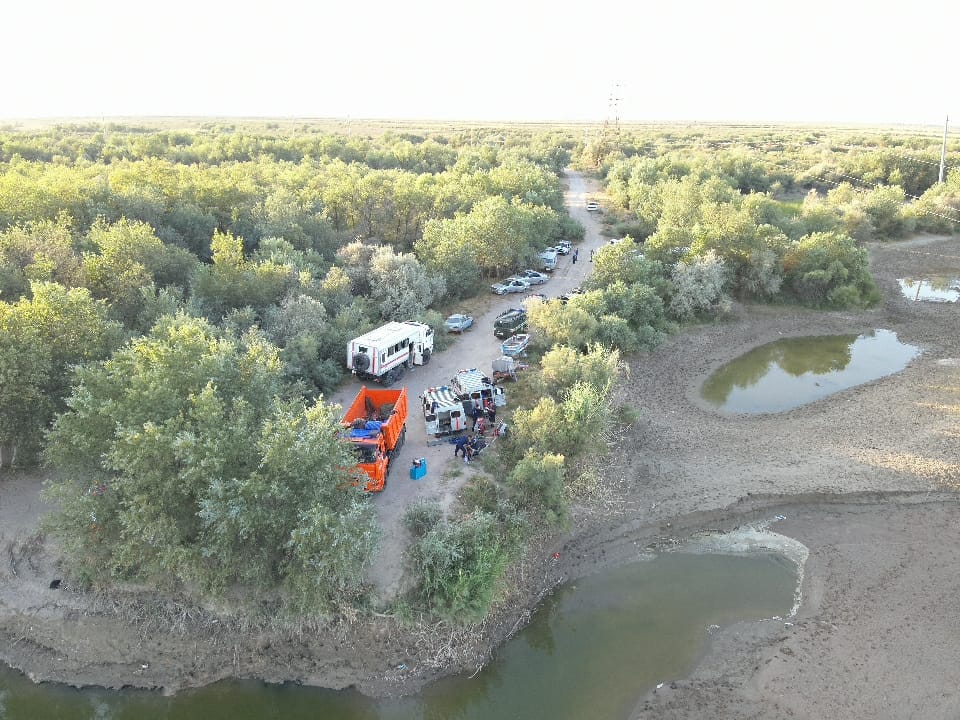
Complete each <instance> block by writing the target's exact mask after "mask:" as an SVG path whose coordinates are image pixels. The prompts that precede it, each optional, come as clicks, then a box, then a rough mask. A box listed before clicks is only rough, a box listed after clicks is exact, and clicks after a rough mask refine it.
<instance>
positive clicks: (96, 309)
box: [0, 282, 120, 464]
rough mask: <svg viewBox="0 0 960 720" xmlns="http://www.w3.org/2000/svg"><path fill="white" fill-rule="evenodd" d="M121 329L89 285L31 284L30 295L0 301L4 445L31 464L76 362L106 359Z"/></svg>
mask: <svg viewBox="0 0 960 720" xmlns="http://www.w3.org/2000/svg"><path fill="white" fill-rule="evenodd" d="M119 336H120V328H119V327H118V326H117V325H116V324H115V323H112V322H111V321H109V320H108V319H107V308H106V306H105V304H104V303H102V302H97V301H95V300H94V299H93V298H92V297H90V293H89V292H88V291H87V290H86V289H85V288H74V289H67V288H65V287H63V286H62V285H58V284H56V283H49V282H37V283H32V284H31V292H30V297H29V298H26V297H25V298H21V299H20V300H18V301H17V302H16V303H3V302H0V446H4V447H5V450H4V452H3V456H4V462H6V463H7V464H9V462H10V461H11V460H12V458H13V455H14V453H15V452H16V453H17V454H18V455H19V459H18V462H21V463H27V462H31V461H32V460H33V459H34V458H35V455H36V452H37V450H38V449H39V447H40V445H41V442H42V437H43V432H44V430H46V428H47V427H48V425H49V423H50V421H51V420H52V418H53V413H54V412H55V411H56V410H58V409H62V408H63V407H64V404H63V403H64V398H65V396H66V395H67V394H68V392H69V388H70V382H71V378H72V368H73V366H74V365H77V364H82V363H86V362H91V361H94V360H99V359H101V358H104V357H106V356H107V355H108V354H109V353H110V351H111V350H112V348H113V347H115V346H116V344H117V342H118V341H119Z"/></svg>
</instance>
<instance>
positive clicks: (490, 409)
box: [484, 398, 497, 427]
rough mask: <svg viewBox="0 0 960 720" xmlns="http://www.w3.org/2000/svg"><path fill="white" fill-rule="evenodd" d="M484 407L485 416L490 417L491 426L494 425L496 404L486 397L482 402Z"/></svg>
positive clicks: (495, 422)
mask: <svg viewBox="0 0 960 720" xmlns="http://www.w3.org/2000/svg"><path fill="white" fill-rule="evenodd" d="M484 409H485V410H486V411H487V417H488V418H490V425H491V427H496V424H497V406H496V405H494V404H493V400H491V399H490V398H487V401H486V402H485V403H484Z"/></svg>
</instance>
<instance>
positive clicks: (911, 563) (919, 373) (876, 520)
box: [0, 190, 960, 718]
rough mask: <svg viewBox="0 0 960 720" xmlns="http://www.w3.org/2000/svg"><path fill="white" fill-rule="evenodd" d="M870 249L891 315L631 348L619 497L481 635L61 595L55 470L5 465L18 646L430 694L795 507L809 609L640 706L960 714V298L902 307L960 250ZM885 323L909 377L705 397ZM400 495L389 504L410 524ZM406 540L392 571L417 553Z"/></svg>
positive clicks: (92, 679) (183, 672)
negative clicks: (547, 600)
mask: <svg viewBox="0 0 960 720" xmlns="http://www.w3.org/2000/svg"><path fill="white" fill-rule="evenodd" d="M581 191H582V190H581ZM588 241H599V236H598V235H596V234H594V235H591V236H590V238H589V239H588ZM870 251H871V258H872V263H873V267H874V271H875V274H876V276H877V279H878V282H879V284H880V287H881V289H882V290H883V293H884V298H885V300H884V303H883V304H882V305H881V306H880V307H878V308H875V309H872V310H868V311H863V312H836V313H819V312H813V311H806V310H801V309H797V308H792V307H769V306H741V307H737V308H736V311H735V314H734V316H733V317H732V318H730V319H729V320H726V321H724V322H721V323H718V324H712V325H705V326H702V327H697V328H692V329H689V330H687V331H685V332H683V333H682V334H680V335H678V336H675V337H673V338H670V339H669V340H668V341H667V342H666V343H665V344H664V345H663V346H662V347H661V348H659V349H658V350H657V351H655V352H653V353H650V354H646V355H642V356H638V357H636V358H633V359H632V361H631V363H630V373H629V377H628V378H627V379H626V380H625V382H624V383H623V384H622V385H621V387H620V389H619V393H620V397H619V401H620V402H622V403H624V404H627V405H630V406H631V407H639V408H642V411H643V412H642V417H641V419H640V421H639V422H637V423H635V424H634V425H632V426H630V427H626V428H622V430H621V433H620V436H619V437H618V438H617V439H616V442H615V443H614V447H613V448H612V450H611V452H610V454H609V456H608V457H607V458H604V459H602V460H600V461H598V467H597V471H598V474H599V476H600V477H601V478H602V479H601V489H602V490H603V492H602V498H603V499H602V500H597V501H595V502H591V503H590V504H589V505H584V506H583V507H579V508H577V509H576V510H575V513H574V514H575V525H574V527H573V528H572V529H571V530H570V531H569V532H568V533H566V534H565V535H564V536H562V537H556V538H553V539H552V540H550V541H549V543H548V544H547V545H545V546H543V547H537V548H532V549H531V551H530V554H529V556H528V558H527V560H526V562H524V563H523V564H522V565H521V566H520V567H518V568H516V570H515V571H514V573H513V574H512V576H511V578H510V580H511V584H512V586H513V587H514V590H513V592H512V593H511V596H510V597H509V598H507V600H506V601H505V602H504V603H503V604H502V606H501V608H500V609H499V610H498V611H497V612H496V613H495V614H494V615H493V616H492V617H491V618H490V619H489V620H488V622H487V623H486V624H485V625H484V626H483V627H480V628H473V629H470V630H457V629H453V628H449V627H445V626H424V627H421V628H420V629H419V630H411V629H410V628H409V626H407V625H402V624H401V623H399V622H398V621H397V620H396V619H395V618H393V617H389V616H387V615H386V614H385V615H383V616H380V615H375V616H374V617H373V620H372V622H363V623H361V622H360V621H359V619H354V620H351V619H350V617H349V616H347V617H345V618H344V619H342V620H340V621H338V622H337V623H332V624H329V625H325V626H323V627H300V628H290V627H286V628H278V627H272V626H263V627H246V626H242V625H240V624H239V623H235V622H229V621H227V620H225V619H224V618H223V616H222V615H218V614H217V613H216V612H215V610H216V609H215V608H206V609H200V608H195V607H192V606H189V605H187V604H185V603H181V602H178V600H177V599H176V598H158V597H156V596H155V595H154V594H153V593H148V592H140V593H133V594H131V595H130V596H128V597H125V598H123V599H120V598H117V597H102V596H97V595H92V594H87V593H81V592H78V591H76V590H75V589H73V588H70V587H69V586H66V585H62V586H61V587H60V588H59V589H51V588H50V587H49V585H50V581H51V580H53V579H56V578H59V577H61V576H63V574H64V573H63V571H62V568H60V567H59V566H58V563H59V560H58V557H57V555H56V548H55V547H52V546H51V545H50V544H49V543H48V542H47V541H45V540H44V539H43V538H42V537H39V536H36V535H35V528H36V520H37V518H38V517H39V515H40V514H42V512H43V508H42V506H41V504H40V501H39V500H38V498H37V478H36V477H28V476H17V477H15V478H13V479H9V478H0V550H2V552H3V555H2V563H0V660H3V661H6V662H8V663H10V664H12V665H13V666H15V667H18V668H22V669H24V670H25V671H27V672H28V673H29V674H30V676H31V677H33V678H35V679H37V680H56V681H61V682H67V683H72V684H96V685H103V686H107V687H122V686H128V685H132V686H139V687H159V688H164V689H166V690H168V691H173V690H177V689H179V688H183V687H186V686H194V685H202V684H205V683H209V682H212V681H215V680H218V679H220V678H223V677H228V676H236V677H253V678H262V679H264V680H268V681H297V682H302V683H308V684H314V685H320V686H324V687H331V688H341V687H346V686H349V685H354V686H356V687H358V688H359V689H360V690H361V691H363V692H366V693H369V694H374V695H391V694H398V693H406V692H413V691H415V690H416V689H417V688H419V687H421V686H422V684H423V683H425V682H428V681H429V680H431V679H433V678H435V677H437V676H439V675H442V674H447V673H450V672H456V671H460V670H469V671H471V672H472V671H473V670H474V669H475V668H476V667H477V665H479V664H482V663H484V662H486V661H487V659H488V658H489V656H490V653H491V651H492V650H493V649H494V648H495V647H496V646H497V645H498V644H499V643H500V642H502V641H503V639H504V638H506V637H507V636H509V635H510V634H511V633H513V632H515V631H516V630H517V629H518V628H519V627H521V626H522V624H523V622H524V621H525V619H526V618H528V617H529V613H530V608H532V607H533V606H535V604H536V602H537V601H538V600H539V599H541V598H542V597H543V595H544V593H546V592H549V591H550V589H551V588H552V587H554V586H555V585H556V583H558V582H562V581H564V580H567V579H571V578H575V577H578V576H581V575H584V574H587V573H589V572H592V571H593V570H595V569H596V568H597V567H598V566H601V565H604V564H612V563H618V562H623V561H626V560H628V559H630V558H631V557H634V556H635V555H636V552H637V547H638V546H643V547H645V546H647V545H650V544H657V543H669V542H672V541H673V540H677V539H682V538H684V537H685V536H689V535H692V534H695V533H698V532H701V531H703V530H706V529H720V530H723V529H732V528H733V527H736V526H737V525H738V524H741V523H744V522H749V521H753V520H756V519H757V518H759V517H770V516H772V515H774V514H777V513H781V512H782V514H784V515H786V516H787V520H786V521H784V522H783V523H780V524H779V525H778V526H777V530H778V531H780V532H784V533H785V534H788V535H790V536H791V537H795V538H797V539H799V540H801V541H802V542H804V543H805V544H807V545H808V547H809V548H810V551H811V554H810V559H809V560H808V564H807V568H806V574H805V580H804V588H803V590H804V600H803V605H802V606H801V610H800V613H799V615H798V617H797V618H796V619H795V620H794V621H793V622H794V624H793V625H792V626H790V627H786V626H784V625H783V624H782V623H781V624H780V626H779V627H775V626H774V625H772V624H770V623H753V624H748V625H743V626H738V627H736V628H731V629H729V630H728V631H725V632H722V633H720V634H718V636H717V639H716V642H715V644H714V645H713V651H712V652H711V654H710V655H709V656H708V658H706V659H705V661H704V663H703V664H702V665H701V667H700V668H699V669H698V671H697V672H696V673H695V674H694V675H693V676H692V677H691V678H689V679H677V681H676V683H675V684H676V688H672V689H669V691H666V690H661V691H660V692H658V693H656V694H654V695H651V697H650V698H647V699H644V700H643V701H641V703H640V704H639V705H638V707H637V715H638V717H677V718H688V717H689V718H694V717H711V716H712V717H764V718H766V717H787V716H792V717H796V716H800V717H829V716H844V717H904V716H909V715H910V714H911V713H912V714H916V715H917V716H923V717H956V716H957V715H958V711H957V697H958V695H957V693H956V692H954V691H953V690H951V688H956V687H957V679H958V678H957V671H956V669H955V668H957V667H960V665H958V663H957V662H956V660H957V659H958V658H957V657H956V654H957V650H956V648H957V647H960V645H958V643H957V642H956V640H957V635H956V627H955V618H956V614H957V610H958V607H957V600H956V598H958V597H960V592H957V590H958V587H957V581H956V579H955V577H954V576H955V573H951V568H954V569H955V568H956V566H957V560H958V558H957V557H956V551H955V550H954V548H957V547H960V543H958V542H957V540H960V538H958V537H956V534H957V530H956V528H958V527H960V523H958V522H957V520H958V519H960V518H958V514H960V510H958V508H957V500H956V497H957V496H956V494H955V491H956V490H957V488H958V487H960V458H958V452H957V447H958V438H960V362H958V358H960V338H958V333H957V330H958V328H960V322H958V315H957V312H958V308H956V307H953V306H948V305H943V304H923V303H912V302H910V301H909V300H906V299H905V298H903V297H902V296H901V294H900V291H899V288H898V287H897V285H896V279H897V278H898V277H904V276H906V275H911V274H912V275H918V274H920V273H931V272H935V271H939V270H942V269H943V268H944V266H949V265H950V264H951V263H952V264H953V265H952V267H958V266H960V265H958V256H960V243H958V242H957V241H956V240H954V239H951V238H936V237H926V238H921V239H918V241H916V242H907V243H899V244H888V245H875V246H872V247H871V248H870ZM571 269H572V268H571ZM578 269H579V268H578ZM569 281H570V282H573V277H572V276H571V277H570V278H569ZM552 282H554V281H551V283H552ZM558 286H559V283H558ZM875 328H885V329H889V330H894V331H896V332H897V333H898V335H899V336H900V338H901V339H902V340H904V341H905V342H909V343H913V344H917V345H919V346H921V348H922V349H923V354H922V355H921V356H920V357H919V358H918V359H917V360H915V361H914V362H912V363H911V364H910V365H909V366H908V367H907V368H906V369H905V370H903V371H902V372H900V373H898V374H896V375H894V376H891V377H888V378H884V379H882V380H878V381H875V382H872V383H869V384H867V385H862V386H859V387H856V388H851V389H849V390H847V391H844V392H842V393H839V394H837V395H833V396H831V397H829V398H826V399H823V400H821V401H819V402H817V403H814V404H811V405H807V406H805V407H801V408H797V409H795V410H792V411H789V412H785V413H780V414H776V415H765V416H752V417H747V416H728V415H722V414H719V413H717V412H715V411H713V410H711V409H709V408H708V407H706V406H705V405H704V404H703V403H701V401H700V400H699V394H698V391H699V385H700V383H701V382H702V381H703V380H704V379H705V378H706V377H707V375H708V374H709V372H710V371H711V370H712V369H714V368H715V367H717V366H719V365H720V364H722V363H724V362H726V361H728V360H730V359H732V358H734V357H736V356H738V355H740V354H741V353H743V352H745V351H747V350H749V349H750V348H752V347H755V346H757V345H760V344H763V343H766V342H770V341H772V340H776V339H779V338H781V337H785V336H799V335H823V334H831V333H856V332H863V331H867V330H872V329H875ZM472 332H477V331H476V330H474V331H472ZM491 342H492V337H491ZM453 362H454V363H455V362H456V361H453ZM444 365H445V364H444ZM452 367H454V368H455V367H456V364H453V365H452ZM446 369H447V368H446V367H444V371H445V370H446ZM424 377H425V376H424ZM425 379H426V378H425ZM413 395H414V397H415V395H416V392H414V393H413ZM412 446H413V443H411V442H408V447H411V448H412ZM443 452H444V453H448V454H449V455H450V456H451V457H452V451H449V450H447V449H443ZM413 453H414V450H413V449H411V456H412V455H413ZM438 457H439V455H438ZM447 462H449V461H447ZM441 465H443V464H442V463H441ZM404 466H405V463H402V464H401V468H403V467H404ZM435 470H437V471H439V468H436V467H435V466H431V474H432V473H433V472H434V471H435ZM432 477H433V478H434V480H435V482H434V484H433V485H430V484H418V483H414V482H411V481H407V482H405V483H402V484H400V487H402V488H404V490H405V491H406V492H409V493H410V494H411V496H414V495H415V494H418V493H436V494H438V495H439V496H442V497H445V496H446V495H452V494H453V493H454V489H453V486H454V485H455V484H456V483H457V480H456V479H452V478H451V479H449V480H448V481H447V482H446V483H441V482H439V479H438V478H437V476H435V475H432ZM398 506H399V503H397V504H390V506H389V507H388V508H384V511H383V512H384V516H385V517H387V518H388V519H389V518H391V517H393V520H392V521H393V522H394V525H393V527H394V528H397V527H400V526H399V523H398V522H397V519H396V517H398V511H397V509H396V508H397V507H398ZM395 515H396V517H394V516H395ZM395 539H396V538H395ZM400 540H401V542H397V543H396V544H395V546H394V548H395V551H396V554H395V556H392V557H391V558H389V559H388V560H387V562H386V565H385V567H387V568H388V570H389V569H390V568H393V571H395V569H396V568H397V567H399V566H400V564H402V560H403V551H402V548H403V547H404V545H403V542H402V538H400ZM388 541H389V538H388ZM554 552H559V553H560V559H559V561H557V562H554V561H553V560H552V554H553V553H554ZM391 582H393V581H391ZM390 584H391V583H384V584H383V587H384V589H385V591H386V590H387V589H388V586H390ZM768 661H769V662H768ZM951 661H953V662H951ZM921 662H925V664H923V665H922V668H923V671H922V672H923V677H922V678H921V677H919V675H920V670H919V668H920V667H921V665H920V663H921ZM884 697H886V698H888V700H887V701H884V700H883V698H884ZM889 698H893V700H889ZM897 698H899V700H898V699H897ZM830 703H836V704H830ZM896 703H899V705H898V704H896ZM834 708H837V709H841V708H842V709H843V710H840V711H839V712H838V710H835V709H834ZM898 710H902V711H903V712H898ZM921 710H922V712H921Z"/></svg>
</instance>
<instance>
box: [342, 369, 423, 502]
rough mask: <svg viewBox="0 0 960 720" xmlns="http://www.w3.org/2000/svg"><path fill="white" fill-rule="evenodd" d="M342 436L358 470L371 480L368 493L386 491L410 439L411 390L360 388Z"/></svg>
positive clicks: (368, 483)
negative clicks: (395, 461)
mask: <svg viewBox="0 0 960 720" xmlns="http://www.w3.org/2000/svg"><path fill="white" fill-rule="evenodd" d="M341 437H343V439H344V440H347V441H348V442H350V443H351V444H352V445H353V449H354V452H356V454H357V467H358V468H360V469H361V470H363V471H364V472H365V473H366V474H367V476H368V477H369V478H370V479H369V480H368V481H367V484H366V490H367V491H368V492H379V491H380V490H383V486H384V483H386V481H387V475H388V474H389V472H390V465H391V462H392V460H393V458H394V457H396V455H397V453H399V452H400V448H402V447H403V441H404V440H405V439H406V437H407V389H406V388H405V387H403V388H400V389H399V390H390V389H387V388H375V389H371V388H368V387H366V386H364V387H362V388H360V392H358V393H357V397H355V398H354V400H353V403H352V404H351V405H350V407H349V408H347V412H346V413H345V414H344V416H343V433H342V434H341Z"/></svg>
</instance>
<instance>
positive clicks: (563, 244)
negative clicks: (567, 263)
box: [554, 240, 573, 255]
mask: <svg viewBox="0 0 960 720" xmlns="http://www.w3.org/2000/svg"><path fill="white" fill-rule="evenodd" d="M554 247H555V248H556V249H557V252H558V253H560V254H561V255H569V254H570V251H571V250H572V249H573V245H571V244H570V241H569V240H561V241H560V242H558V243H557V244H556V245H554Z"/></svg>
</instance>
